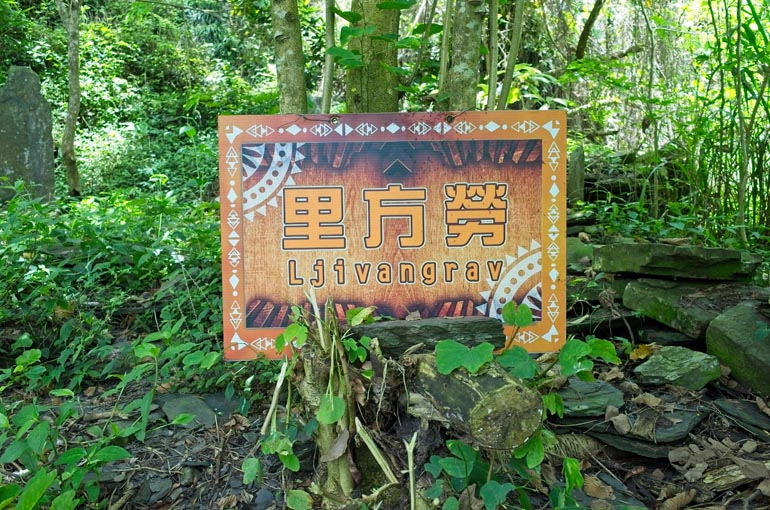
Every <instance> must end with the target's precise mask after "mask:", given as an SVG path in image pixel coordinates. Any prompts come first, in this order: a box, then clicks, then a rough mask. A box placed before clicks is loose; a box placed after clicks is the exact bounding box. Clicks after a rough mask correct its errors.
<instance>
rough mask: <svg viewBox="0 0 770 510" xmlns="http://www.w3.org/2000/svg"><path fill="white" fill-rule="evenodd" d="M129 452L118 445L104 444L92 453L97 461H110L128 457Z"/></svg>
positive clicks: (129, 455)
mask: <svg viewBox="0 0 770 510" xmlns="http://www.w3.org/2000/svg"><path fill="white" fill-rule="evenodd" d="M130 458H131V454H130V453H129V452H128V450H126V449H125V448H122V447H120V446H114V445H110V446H105V447H104V448H101V449H100V450H98V451H97V452H96V453H95V454H94V460H96V461H99V462H112V461H115V460H123V459H130Z"/></svg>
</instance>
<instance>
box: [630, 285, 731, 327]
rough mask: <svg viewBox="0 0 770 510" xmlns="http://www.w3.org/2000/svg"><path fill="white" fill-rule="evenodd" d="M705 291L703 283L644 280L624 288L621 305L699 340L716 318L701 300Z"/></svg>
mask: <svg viewBox="0 0 770 510" xmlns="http://www.w3.org/2000/svg"><path fill="white" fill-rule="evenodd" d="M707 291H708V286H707V285H706V284H697V283H687V284H685V283H679V282H672V281H669V280H652V279H647V278H644V279H640V280H637V281H635V282H631V283H629V284H628V285H626V289H625V290H624V291H623V306H625V307H626V308H630V309H631V310H636V311H638V312H641V313H642V315H644V316H645V317H649V318H651V319H655V320H656V321H658V322H660V323H662V324H665V325H666V326H669V327H672V328H674V329H675V330H677V331H679V332H681V333H684V334H685V335H687V336H689V337H690V338H694V339H696V340H700V339H703V338H705V336H706V328H708V325H709V323H710V322H711V321H712V320H714V319H715V318H716V316H717V315H719V310H718V309H714V308H713V307H712V306H711V303H709V302H704V299H701V298H702V297H704V296H705V293H706V292H707Z"/></svg>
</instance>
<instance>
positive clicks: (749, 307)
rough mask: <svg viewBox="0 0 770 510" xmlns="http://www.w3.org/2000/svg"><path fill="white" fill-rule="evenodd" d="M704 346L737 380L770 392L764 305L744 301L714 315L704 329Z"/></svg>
mask: <svg viewBox="0 0 770 510" xmlns="http://www.w3.org/2000/svg"><path fill="white" fill-rule="evenodd" d="M706 347H707V350H708V352H709V353H711V354H713V355H714V356H716V357H717V358H718V359H719V361H721V362H722V363H723V364H725V365H726V366H728V367H730V370H731V376H732V377H733V378H734V379H735V380H736V381H738V382H740V383H741V384H743V385H745V386H748V387H749V388H751V389H753V390H755V391H758V392H760V393H762V394H764V395H770V379H768V378H767V374H768V373H770V312H768V305H767V304H762V303H760V302H757V301H746V302H743V303H740V304H738V305H737V306H735V307H733V308H730V309H729V310H727V311H725V312H724V313H723V314H721V315H720V316H719V317H717V318H716V319H714V320H713V321H712V322H711V325H709V328H708V331H707V332H706Z"/></svg>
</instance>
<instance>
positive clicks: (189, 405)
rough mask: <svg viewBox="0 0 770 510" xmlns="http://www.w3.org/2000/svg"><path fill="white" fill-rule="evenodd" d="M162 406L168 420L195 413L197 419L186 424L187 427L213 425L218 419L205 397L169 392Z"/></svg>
mask: <svg viewBox="0 0 770 510" xmlns="http://www.w3.org/2000/svg"><path fill="white" fill-rule="evenodd" d="M161 408H162V409H163V413H164V414H165V415H166V417H167V418H168V421H173V420H174V418H176V417H177V416H179V415H180V414H192V415H194V416H195V419H194V420H192V421H190V422H188V423H186V424H185V425H184V427H186V428H194V427H198V426H201V425H203V426H204V427H213V426H214V424H215V423H216V421H217V416H216V413H214V411H213V410H212V409H211V408H210V407H209V406H208V405H206V402H204V401H203V399H201V398H200V397H196V396H194V395H174V394H169V395H167V396H164V399H163V404H162V407H161Z"/></svg>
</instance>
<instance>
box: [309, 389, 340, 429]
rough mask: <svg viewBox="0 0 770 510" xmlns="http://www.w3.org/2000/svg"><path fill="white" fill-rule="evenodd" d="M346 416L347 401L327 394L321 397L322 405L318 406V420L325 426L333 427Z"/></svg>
mask: <svg viewBox="0 0 770 510" xmlns="http://www.w3.org/2000/svg"><path fill="white" fill-rule="evenodd" d="M344 415H345V400H343V399H342V398H341V397H337V396H334V395H329V394H328V393H325V394H324V396H323V397H321V404H320V405H319V406H318V412H317V413H316V418H317V419H318V421H319V422H320V423H323V424H324V425H331V424H332V423H337V421H338V420H339V419H340V418H342V417H343V416H344Z"/></svg>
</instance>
